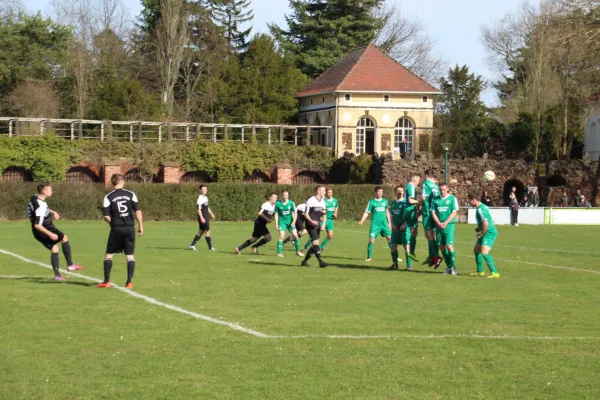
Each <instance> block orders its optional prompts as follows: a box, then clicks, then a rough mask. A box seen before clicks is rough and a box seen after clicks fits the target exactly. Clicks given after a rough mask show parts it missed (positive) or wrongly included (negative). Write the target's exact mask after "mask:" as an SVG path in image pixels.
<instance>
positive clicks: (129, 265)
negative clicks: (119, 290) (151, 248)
mask: <svg viewBox="0 0 600 400" xmlns="http://www.w3.org/2000/svg"><path fill="white" fill-rule="evenodd" d="M133 271H135V260H132V261H127V282H126V283H131V278H133Z"/></svg>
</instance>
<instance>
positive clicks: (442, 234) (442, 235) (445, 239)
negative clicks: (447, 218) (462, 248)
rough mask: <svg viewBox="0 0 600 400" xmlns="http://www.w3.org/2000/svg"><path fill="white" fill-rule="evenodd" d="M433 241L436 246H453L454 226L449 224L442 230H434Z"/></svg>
mask: <svg viewBox="0 0 600 400" xmlns="http://www.w3.org/2000/svg"><path fill="white" fill-rule="evenodd" d="M435 239H436V242H437V245H438V246H446V245H450V246H454V224H449V225H448V226H446V228H444V229H443V230H442V229H440V228H437V229H436V230H435Z"/></svg>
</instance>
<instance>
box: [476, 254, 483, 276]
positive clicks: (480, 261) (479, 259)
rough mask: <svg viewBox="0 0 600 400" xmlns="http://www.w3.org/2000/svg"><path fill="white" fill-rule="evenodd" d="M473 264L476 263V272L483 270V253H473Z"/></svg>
mask: <svg viewBox="0 0 600 400" xmlns="http://www.w3.org/2000/svg"><path fill="white" fill-rule="evenodd" d="M475 265H477V272H483V255H482V254H481V253H477V254H475Z"/></svg>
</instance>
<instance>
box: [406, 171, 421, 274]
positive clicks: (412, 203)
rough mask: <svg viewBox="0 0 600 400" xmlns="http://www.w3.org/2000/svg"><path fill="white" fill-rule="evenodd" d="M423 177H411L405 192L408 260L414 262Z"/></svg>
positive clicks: (416, 175)
mask: <svg viewBox="0 0 600 400" xmlns="http://www.w3.org/2000/svg"><path fill="white" fill-rule="evenodd" d="M420 181H421V177H420V176H419V175H418V174H413V175H411V178H410V182H409V183H408V184H407V185H406V190H405V191H404V202H405V204H404V222H405V223H406V230H405V233H404V234H405V241H406V242H405V243H408V249H409V251H408V253H407V254H406V258H410V259H411V260H413V261H419V260H417V256H415V249H416V248H417V235H418V234H419V215H418V206H419V204H420V202H421V200H419V197H418V196H417V187H418V186H419V182H420ZM406 269H407V270H408V271H411V270H412V267H407V268H406Z"/></svg>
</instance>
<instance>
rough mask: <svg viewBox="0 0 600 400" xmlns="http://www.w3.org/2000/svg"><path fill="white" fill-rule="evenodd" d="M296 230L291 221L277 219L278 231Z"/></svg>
mask: <svg viewBox="0 0 600 400" xmlns="http://www.w3.org/2000/svg"><path fill="white" fill-rule="evenodd" d="M295 230H296V226H295V225H294V224H292V221H279V231H280V232H285V231H290V232H291V231H295Z"/></svg>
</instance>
